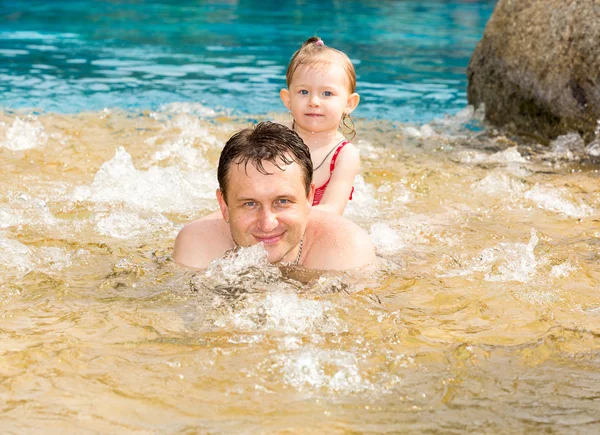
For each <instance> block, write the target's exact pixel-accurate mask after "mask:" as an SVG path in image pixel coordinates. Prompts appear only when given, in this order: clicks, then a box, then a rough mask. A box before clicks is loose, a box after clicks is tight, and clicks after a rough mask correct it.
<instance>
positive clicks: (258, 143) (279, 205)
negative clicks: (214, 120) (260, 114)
mask: <svg viewBox="0 0 600 435" xmlns="http://www.w3.org/2000/svg"><path fill="white" fill-rule="evenodd" d="M217 175H218V178H219V186H220V188H219V189H218V190H217V200H218V202H219V208H220V209H221V214H222V215H223V219H224V220H225V222H227V223H229V230H230V231H231V238H232V239H233V242H234V243H235V244H236V245H238V246H243V247H248V246H252V245H255V244H257V243H262V244H263V245H264V247H265V249H266V250H267V253H268V259H269V261H270V262H271V263H277V262H280V261H283V262H294V261H295V259H297V258H298V257H299V255H300V253H301V250H300V247H301V246H302V245H301V241H302V239H303V237H304V234H305V232H306V228H307V226H308V222H309V216H308V215H309V213H310V210H311V206H312V200H313V195H314V186H313V185H312V161H311V159H310V152H309V149H308V147H307V146H306V145H305V144H304V142H303V141H302V139H301V138H300V137H299V136H298V135H297V134H296V133H295V132H293V131H292V130H290V129H289V128H287V127H285V126H283V125H280V124H274V123H270V122H263V123H260V124H258V125H257V126H256V127H255V128H254V129H250V128H248V129H244V130H242V131H240V132H239V133H237V134H235V135H234V136H232V137H231V139H229V141H227V144H226V145H225V147H224V148H223V151H222V153H221V158H220V160H219V169H218V174H217Z"/></svg>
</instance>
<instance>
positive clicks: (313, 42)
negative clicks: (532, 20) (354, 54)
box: [285, 36, 356, 94]
mask: <svg viewBox="0 0 600 435" xmlns="http://www.w3.org/2000/svg"><path fill="white" fill-rule="evenodd" d="M336 60H339V61H340V63H341V65H342V67H343V68H344V71H345V72H346V76H347V77H348V83H349V86H350V93H351V94H352V93H354V92H356V71H354V65H352V62H351V61H350V58H349V57H348V56H347V55H346V53H344V52H342V51H340V50H336V49H335V48H332V47H328V46H326V45H325V43H324V42H323V40H322V39H321V38H319V37H318V36H311V37H310V38H308V39H307V40H306V41H304V44H302V47H300V48H299V49H298V50H297V51H296V52H295V53H294V54H293V56H292V58H291V59H290V63H289V65H288V68H287V71H286V73H285V81H286V83H287V86H288V88H289V87H290V84H291V83H292V78H293V77H294V73H295V72H296V70H297V69H298V68H299V67H300V66H304V65H306V66H310V67H328V66H329V65H331V63H333V62H335V61H336Z"/></svg>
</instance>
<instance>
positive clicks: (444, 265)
mask: <svg viewBox="0 0 600 435" xmlns="http://www.w3.org/2000/svg"><path fill="white" fill-rule="evenodd" d="M30 5H34V6H36V7H35V8H33V7H32V6H30ZM61 5H63V3H60V4H57V3H53V2H45V3H37V4H36V3H32V2H26V3H25V2H23V3H18V2H11V4H10V5H6V4H2V6H1V7H2V9H0V10H1V14H0V15H1V16H2V17H3V18H2V27H1V32H2V35H3V37H2V38H1V39H0V41H1V42H0V43H1V44H2V47H1V50H4V51H2V53H4V54H5V53H6V50H16V51H18V50H21V51H26V52H27V53H24V54H19V55H15V56H9V57H8V58H6V57H4V58H3V62H2V63H1V65H0V68H2V69H3V71H2V74H3V76H2V77H3V78H2V81H0V86H4V87H5V89H4V90H3V92H2V98H3V100H2V102H3V104H4V110H3V111H1V112H0V162H1V163H2V171H1V172H0V308H1V316H2V317H1V320H0V331H1V332H2V340H0V367H2V369H1V370H0V379H1V382H0V404H1V405H0V422H1V424H2V430H3V432H5V433H39V432H44V433H59V432H60V433H65V432H66V433H228V434H229V433H240V434H241V433H333V434H335V433H350V432H356V433H444V434H445V433H489V434H496V433H540V432H544V433H595V432H598V430H599V429H600V422H599V419H598V415H600V414H599V411H600V402H599V400H598V398H599V397H600V382H599V381H600V375H599V374H598V373H600V358H599V355H600V338H599V337H600V292H598V290H600V266H599V264H600V263H599V258H600V251H599V249H600V230H599V225H598V215H599V209H600V187H599V186H600V183H599V182H598V181H599V176H600V175H599V172H598V170H599V168H598V165H597V163H594V161H593V160H591V159H590V158H589V156H588V155H587V154H586V152H585V148H584V147H585V144H582V143H581V141H580V140H579V138H578V137H577V136H574V135H571V136H566V137H562V138H560V139H559V140H557V141H555V142H554V143H553V144H551V146H550V147H542V146H540V145H537V144H535V143H517V142H514V141H513V140H511V138H508V137H505V136H503V135H502V134H500V133H498V132H496V131H494V130H493V129H488V128H485V126H483V125H482V123H481V113H480V112H475V111H474V110H473V108H469V107H466V105H465V104H466V103H465V96H464V77H462V76H461V74H464V69H465V66H466V62H467V61H468V55H469V51H470V50H472V48H473V47H474V44H475V43H476V40H477V39H478V37H479V35H480V34H481V32H482V30H483V26H484V23H485V20H486V19H487V16H488V15H489V13H491V7H492V4H491V3H489V2H456V3H452V2H444V3H442V2H432V1H430V2H420V3H419V4H416V3H413V2H408V1H406V2H386V3H384V4H383V5H379V4H376V3H370V2H361V3H359V2H344V4H343V5H341V4H340V3H336V2H332V3H331V4H321V5H320V6H318V5H307V4H304V5H302V7H301V8H300V7H297V6H296V5H295V4H287V3H286V4H285V5H284V7H279V8H277V9H275V8H268V7H266V6H265V3H264V2H263V3H261V4H260V7H259V6H257V5H256V4H252V3H243V4H235V3H229V4H207V3H205V4H202V5H198V6H193V7H191V6H189V7H188V6H186V7H183V6H178V5H177V4H176V3H175V2H173V3H172V4H169V3H162V4H158V3H148V2H143V3H128V4H118V5H117V4H112V3H106V4H102V3H98V2H91V3H85V2H73V3H68V4H67V6H61ZM9 8H10V9H9ZM273 10H276V11H277V12H270V11H273ZM324 10H326V11H328V12H329V13H328V14H324V13H323V11H324ZM18 11H23V12H21V14H20V15H19V14H18ZM263 11H266V12H263ZM259 12H260V15H259ZM394 14H395V15H394ZM411 14H412V15H411ZM325 15H327V16H326V17H325V18H324V16H325ZM50 17H52V19H50ZM159 17H160V20H159V19H158V18H159ZM263 17H265V18H263ZM286 17H287V18H286ZM290 17H292V18H290ZM456 17H460V19H458V18H456ZM76 18H77V19H76ZM259 18H261V19H259ZM284 18H286V19H288V20H289V19H293V20H295V21H296V23H295V24H294V25H293V26H292V25H287V26H286V25H285V24H286V23H285V22H284V21H282V20H283V19H284ZM325 19H327V21H325ZM265 20H266V21H265ZM320 20H323V22H322V23H321V22H320ZM117 21H118V22H119V23H120V24H119V25H118V26H117V25H116V22H117ZM159 22H160V23H159ZM202 23H205V24H204V25H202ZM241 23H243V25H242V24H241ZM269 23H270V24H269ZM332 23H333V24H335V29H334V30H331V28H330V27H328V26H327V27H326V24H327V25H331V24H332ZM427 23H436V24H435V25H428V24H427ZM458 23H462V24H461V26H462V27H463V29H467V30H466V31H464V32H463V33H461V36H460V37H459V36H458V35H459V32H456V31H455V30H456V27H457V26H458V25H459V24H458ZM92 24H94V25H92ZM109 24H111V25H110V26H109ZM359 24H360V25H359ZM404 25H406V27H404ZM316 27H320V28H322V32H321V31H320V32H319V33H321V34H322V35H323V37H324V38H325V39H326V41H327V39H329V40H331V41H332V42H331V43H332V45H340V46H343V45H344V44H347V45H346V47H347V51H350V52H351V54H352V57H353V58H355V59H357V60H359V59H360V63H358V64H357V69H359V76H360V81H359V90H360V92H361V93H362V94H363V102H362V103H364V105H363V104H362V103H361V107H362V110H363V111H362V112H361V114H360V115H359V116H357V131H358V136H357V138H356V139H355V140H354V142H355V143H356V144H357V146H358V147H359V149H360V150H361V158H362V162H363V163H362V169H361V173H360V177H359V178H357V180H356V183H355V188H356V191H355V195H354V199H353V200H352V201H351V202H350V204H349V206H348V208H347V210H346V216H347V217H348V218H350V219H352V220H354V221H355V222H357V223H358V224H359V225H361V226H362V227H363V228H365V229H366V230H367V231H368V232H369V233H370V234H371V237H372V239H373V241H374V243H375V244H376V247H377V252H378V255H379V258H380V260H381V267H380V270H379V271H378V272H377V273H375V274H372V275H364V274H360V273H359V274H323V275H319V274H315V273H310V272H306V271H297V270H279V269H278V268H276V267H273V266H270V265H268V264H266V262H265V258H264V252H262V251H261V250H260V249H258V247H257V248H253V249H249V250H246V251H243V252H240V253H239V256H238V257H236V258H230V259H224V260H222V261H220V262H217V263H215V264H213V265H212V266H211V267H210V268H209V269H207V270H206V271H204V272H200V273H194V272H192V271H187V270H184V269H182V268H180V267H178V266H176V265H175V264H173V262H172V260H171V257H170V256H171V249H172V244H173V239H174V237H175V235H176V234H177V232H178V231H179V229H180V228H181V226H182V225H183V224H184V223H185V222H188V221H190V220H192V219H194V218H196V217H199V216H202V215H204V214H206V213H208V212H210V211H213V210H215V209H216V207H217V204H216V200H215V198H214V191H215V189H216V173H215V172H216V161H217V158H218V155H219V151H220V149H221V147H222V144H223V143H224V141H225V140H226V139H227V138H228V137H229V136H230V135H231V134H232V132H234V131H236V130H237V129H239V128H241V127H245V126H247V125H248V124H249V123H251V122H252V121H254V120H262V119H276V120H285V119H286V117H287V114H286V113H285V112H284V111H283V110H282V109H281V108H280V107H279V106H278V104H279V103H278V101H277V100H276V96H277V91H278V89H279V87H281V86H282V81H283V71H284V65H285V61H286V59H287V57H289V54H291V53H290V51H293V49H294V46H295V45H296V44H297V43H299V42H301V41H302V40H303V39H304V38H305V35H306V33H312V32H313V29H314V28H316ZM158 29H160V30H161V31H160V32H159V31H158ZM265 29H270V30H269V31H268V32H267V31H265ZM273 29H277V30H273ZM308 29H309V30H308ZM326 29H330V30H326ZM349 29H350V30H349ZM468 29H470V30H468ZM275 31H277V32H278V33H277V34H278V38H277V39H275V38H273V33H272V32H275ZM27 32H30V34H31V35H33V34H39V35H45V36H44V37H43V38H45V40H46V42H44V43H43V44H45V45H48V44H49V42H48V38H50V37H49V36H48V35H58V36H56V40H55V42H53V43H52V44H50V45H54V46H55V47H56V48H57V50H56V51H57V52H58V53H59V54H61V53H62V54H64V55H65V56H67V57H66V58H62V60H61V58H60V57H59V58H54V57H52V56H54V55H50V54H48V53H50V52H51V50H45V51H43V50H38V49H33V48H27V47H26V45H40V44H42V42H40V41H41V39H43V38H41V39H40V40H38V41H37V42H32V41H30V42H25V41H26V38H24V37H23V35H24V33H27ZM326 32H329V34H330V37H329V38H327V34H326ZM6 35H13V36H14V35H17V36H19V37H18V38H13V39H10V38H8V37H6ZM65 35H73V36H68V37H67V36H65ZM196 35H197V36H198V37H196ZM451 35H454V36H451ZM202 38H206V40H212V43H211V44H208V43H200V42H199V41H201V40H202ZM336 38H339V39H337V40H338V41H339V42H340V43H339V44H333V41H335V40H336ZM344 38H347V39H344ZM69 40H72V42H73V41H76V43H74V44H73V45H71V46H70V48H69V46H68V44H69V42H68V41H69ZM286 41H287V42H286ZM352 41H360V43H356V44H354V43H353V42H352ZM242 42H244V43H242ZM246 42H248V43H247V44H246ZM226 43H227V44H226ZM411 43H412V44H414V45H411ZM461 44H462V45H461ZM225 46H229V47H230V48H231V50H230V51H228V52H224V51H223V50H224V49H223V47H225ZM367 46H370V47H378V48H380V50H379V49H378V50H368V49H367ZM214 47H221V51H218V50H215V49H214ZM416 47H420V48H421V49H417V48H416ZM341 48H344V47H341ZM153 50H154V51H153ZM211 50H212V51H211ZM393 50H396V51H397V50H405V51H406V53H410V54H406V55H405V56H404V57H402V59H401V62H400V60H398V59H397V60H398V64H397V65H398V67H397V68H394V67H393V65H392V64H391V62H392V60H393V59H396V58H395V57H394V56H393V55H391V54H390V53H392V51H393ZM152 52H156V53H163V54H164V57H161V58H153V57H151V56H150V53H152ZM44 53H45V54H44ZM132 53H133V54H132ZM186 53H187V55H189V56H191V57H190V59H192V58H193V59H196V60H194V61H191V62H188V61H186V60H184V58H183V57H182V58H180V60H179V61H175V59H178V56H179V55H183V54H186ZM211 53H212V54H211ZM216 53H219V54H216ZM434 53H437V55H434ZM461 53H462V54H461ZM55 54H56V53H55ZM95 56H96V57H95ZM102 56H104V58H103V59H105V60H106V59H113V60H115V62H114V63H113V64H109V63H108V62H105V63H104V64H102V63H94V62H93V61H92V60H93V59H96V58H98V59H100V58H102ZM202 56H203V60H202V62H204V64H205V65H209V66H210V65H213V69H212V70H211V69H208V67H207V69H206V70H205V71H208V72H205V73H203V74H206V76H207V77H209V78H210V83H203V82H202V80H205V81H206V80H208V79H207V78H204V79H201V77H200V74H199V73H193V74H192V73H190V74H189V75H188V74H186V76H183V77H181V76H179V77H175V76H167V75H165V74H163V75H158V74H155V73H156V71H159V70H160V71H163V72H164V71H174V70H176V71H181V69H182V68H184V67H185V65H186V64H188V63H190V64H193V63H194V62H196V63H202V62H200V61H199V60H198V59H199V58H200V57H202ZM210 56H212V57H210ZM244 56H246V57H247V59H248V64H249V65H254V66H253V68H254V67H256V66H257V65H261V68H262V66H266V67H267V69H270V70H272V73H273V75H272V77H271V76H260V77H255V76H254V75H253V74H251V73H249V72H248V71H246V70H244V69H240V68H238V67H239V65H237V67H236V66H232V65H234V64H236V62H237V63H239V62H241V61H240V59H242V58H243V57H244ZM67 58H68V59H71V60H72V59H85V60H86V62H85V63H80V64H77V63H69V65H79V66H78V67H76V68H75V71H70V72H69V71H68V68H64V65H65V64H66V60H67ZM450 58H452V59H455V66H452V62H449V61H448V59H450ZM5 59H9V62H8V63H7V62H5ZM34 59H36V60H35V61H34ZM136 59H137V60H138V61H140V62H141V61H144V62H146V63H144V66H145V67H144V68H143V70H141V71H137V70H136V71H133V70H132V71H130V74H129V75H126V73H124V71H126V70H128V69H127V68H128V67H125V66H124V65H125V64H127V65H130V66H131V65H133V64H132V61H133V60H136ZM211 59H212V60H211ZM215 59H221V60H220V61H217V60H215ZM227 59H228V60H231V62H232V64H231V65H228V64H225V63H224V60H227ZM277 59H279V60H277ZM439 59H444V61H441V62H438V61H439ZM116 60H118V61H119V62H121V63H119V62H116ZM177 62H179V63H177ZM211 62H212V63H211ZM378 62H380V63H379V64H378ZM436 62H437V63H436ZM28 64H29V66H28ZM34 64H35V65H46V66H50V65H53V66H55V67H56V68H55V69H48V68H46V69H44V68H39V67H32V65H34ZM61 65H63V66H61ZM82 65H83V66H82ZM160 65H162V67H159V66H160ZM174 65H176V66H177V65H178V66H177V67H174ZM382 65H384V66H382ZM435 65H437V67H435ZM161 68H162V69H161ZM436 68H437V69H436ZM31 69H33V70H35V69H39V70H40V71H39V72H35V71H33V72H31ZM101 71H104V72H101ZM210 71H212V73H211V72H210ZM236 71H237V72H236ZM460 71H462V73H461V72H460ZM219 73H222V75H219ZM111 74H112V75H111ZM211 74H212V75H211ZM394 75H397V76H394ZM7 76H8V77H9V78H7ZM152 76H153V77H152ZM110 77H112V78H114V80H112V81H109V80H108V78H110ZM126 77H130V79H131V80H125V78H126ZM144 77H146V78H144ZM252 77H255V79H256V80H257V81H256V82H253V81H251V80H252ZM265 77H266V78H265ZM27 83H29V84H27ZM36 83H37V85H36V86H33V85H34V84H36ZM134 83H135V84H136V85H137V86H134V85H133V84H134ZM228 83H229V85H228ZM44 84H45V85H44ZM99 84H104V85H106V86H107V88H103V89H104V90H100V89H99V90H96V91H94V90H93V89H92V87H93V86H95V85H99ZM384 85H386V86H388V85H389V89H396V90H397V89H400V88H406V87H411V86H412V88H413V89H414V92H415V95H413V96H411V97H410V98H408V97H399V100H398V101H402V104H398V101H395V100H394V99H393V98H392V95H395V94H394V93H393V92H391V91H390V92H389V93H386V92H382V96H381V97H377V93H376V92H375V90H376V89H380V90H383V89H384ZM426 85H427V86H432V88H431V89H433V88H435V89H437V90H440V94H444V95H452V98H449V99H442V98H433V99H427V98H424V96H426V95H428V92H433V91H428V90H427V89H428V87H427V86H426ZM227 86H229V88H228V87H227ZM9 88H10V89H9ZM261 90H262V91H263V92H262V93H261V92H260V91H261ZM436 92H437V91H436ZM269 93H271V94H274V96H273V95H271V96H268V94H269ZM364 95H367V96H368V97H364ZM274 99H275V101H273V100H274ZM32 107H35V108H37V110H33V111H32V110H31V108H32Z"/></svg>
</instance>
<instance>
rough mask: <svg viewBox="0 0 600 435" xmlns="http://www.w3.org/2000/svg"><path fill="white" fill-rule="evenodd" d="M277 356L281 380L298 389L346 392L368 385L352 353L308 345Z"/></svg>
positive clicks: (360, 389) (356, 390) (365, 387)
mask: <svg viewBox="0 0 600 435" xmlns="http://www.w3.org/2000/svg"><path fill="white" fill-rule="evenodd" d="M280 359H281V360H282V361H281V364H282V370H283V381H284V382H285V383H286V384H288V385H290V386H292V387H294V388H296V389H297V390H300V391H305V390H309V391H310V390H315V389H326V390H332V391H335V392H337V393H346V394H348V393H356V392H360V391H364V390H366V389H368V388H369V387H370V385H369V382H368V381H367V380H365V379H363V377H362V376H361V371H360V366H359V360H358V359H357V357H356V356H355V355H354V354H353V353H351V352H345V351H328V350H324V349H317V348H313V347H307V348H303V349H300V350H298V351H296V352H293V353H291V354H287V355H283V356H281V357H280Z"/></svg>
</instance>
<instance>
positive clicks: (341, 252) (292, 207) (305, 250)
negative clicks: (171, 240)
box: [173, 122, 375, 270]
mask: <svg viewBox="0 0 600 435" xmlns="http://www.w3.org/2000/svg"><path fill="white" fill-rule="evenodd" d="M312 172H313V168H312V161H311V158H310V152H309V149H308V147H307V146H306V145H305V144H304V142H303V141H302V139H301V138H300V136H298V135H297V134H296V133H295V132H294V131H292V130H290V129H289V128H287V127H285V126H283V125H281V124H276V123H271V122H262V123H260V124H258V125H257V126H256V127H255V128H254V129H251V128H246V129H243V130H241V131H240V132H238V133H236V134H235V135H233V136H232V137H231V139H229V140H228V141H227V143H226V144H225V147H224V148H223V151H222V152H221V157H220V159H219V168H218V172H217V178H218V180H219V189H217V200H218V202H219V208H220V209H221V213H220V215H219V214H218V213H213V214H212V215H209V216H206V217H204V218H202V219H199V220H197V221H194V222H192V223H190V224H188V225H186V226H185V227H184V228H183V229H182V230H181V231H180V232H179V234H178V236H177V239H176V240H175V249H174V254H173V257H174V259H175V261H177V262H178V263H180V264H182V265H185V266H190V267H195V268H206V267H207V266H208V264H209V263H210V262H211V261H212V260H215V259H217V258H221V257H222V256H223V255H224V254H225V253H226V252H227V251H229V250H231V249H234V248H236V247H238V246H242V247H248V246H252V245H255V244H257V243H262V244H263V246H264V248H265V249H266V251H267V253H268V260H269V262H271V263H284V264H297V265H302V266H304V267H306V268H310V269H321V270H346V269H352V268H357V267H361V266H365V265H368V264H374V263H375V250H374V247H373V243H372V242H371V239H370V237H369V235H368V234H367V233H366V232H365V231H364V230H363V229H362V228H360V227H359V226H358V225H356V224H355V223H353V222H351V221H349V220H348V219H346V218H344V217H342V216H338V215H335V214H333V213H327V212H323V211H317V210H311V205H312V201H313V195H314V190H315V187H314V185H313V184H312Z"/></svg>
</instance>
